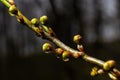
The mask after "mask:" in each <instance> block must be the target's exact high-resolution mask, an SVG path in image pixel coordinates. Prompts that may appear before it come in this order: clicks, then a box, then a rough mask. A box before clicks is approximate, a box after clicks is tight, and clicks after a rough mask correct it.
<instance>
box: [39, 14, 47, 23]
mask: <svg viewBox="0 0 120 80" xmlns="http://www.w3.org/2000/svg"><path fill="white" fill-rule="evenodd" d="M40 22H41V24H46V23H47V22H48V17H47V16H45V15H44V16H42V17H40Z"/></svg>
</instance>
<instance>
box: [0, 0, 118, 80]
mask: <svg viewBox="0 0 120 80" xmlns="http://www.w3.org/2000/svg"><path fill="white" fill-rule="evenodd" d="M15 2H16V4H17V6H18V8H19V9H20V10H21V12H22V13H23V14H24V15H25V16H26V17H28V18H29V19H32V18H33V17H36V18H39V17H40V16H42V15H47V16H48V17H49V24H50V26H51V27H52V28H53V30H54V31H55V33H56V34H57V36H58V37H59V39H60V40H61V41H63V42H64V43H65V44H67V45H69V46H71V47H73V48H76V45H75V44H74V43H73V42H72V37H73V36H74V35H75V34H81V35H82V37H83V40H82V44H83V45H84V48H85V52H86V53H87V54H89V55H91V56H94V57H96V58H99V59H102V60H105V61H106V60H109V59H114V60H116V62H117V68H118V69H120V62H119V60H120V37H119V36H120V0H15ZM7 11H8V9H7V8H6V7H5V6H3V4H1V3H0V80H110V79H109V78H108V76H107V75H100V76H97V77H95V78H93V77H91V76H90V75H89V74H90V70H91V68H92V67H94V65H91V64H89V63H86V62H84V61H82V60H78V59H70V61H69V62H64V61H62V60H61V59H57V58H56V56H55V55H54V54H44V53H43V52H42V50H41V45H42V44H43V43H44V42H46V41H45V40H42V39H41V38H38V37H37V36H36V35H35V34H34V33H33V32H32V31H31V30H30V29H28V28H26V27H25V26H23V25H21V24H20V23H18V22H17V20H16V18H15V17H11V16H10V15H9V14H8V12H7Z"/></svg>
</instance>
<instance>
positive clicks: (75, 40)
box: [73, 35, 82, 44]
mask: <svg viewBox="0 0 120 80" xmlns="http://www.w3.org/2000/svg"><path fill="white" fill-rule="evenodd" d="M81 38H82V37H81V36H80V35H75V36H74V37H73V41H74V42H75V43H77V44H79V43H80V40H81Z"/></svg>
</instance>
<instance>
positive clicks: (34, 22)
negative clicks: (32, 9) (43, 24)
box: [31, 18, 39, 27]
mask: <svg viewBox="0 0 120 80" xmlns="http://www.w3.org/2000/svg"><path fill="white" fill-rule="evenodd" d="M31 23H32V24H33V25H35V26H37V27H38V26H39V21H38V19H37V18H33V19H32V20H31Z"/></svg>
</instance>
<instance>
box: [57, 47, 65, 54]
mask: <svg viewBox="0 0 120 80" xmlns="http://www.w3.org/2000/svg"><path fill="white" fill-rule="evenodd" d="M55 52H56V53H57V54H62V53H63V52H64V50H63V49H62V48H57V49H55Z"/></svg>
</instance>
